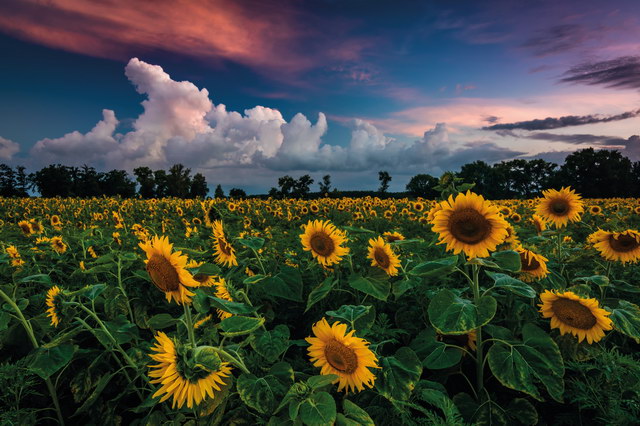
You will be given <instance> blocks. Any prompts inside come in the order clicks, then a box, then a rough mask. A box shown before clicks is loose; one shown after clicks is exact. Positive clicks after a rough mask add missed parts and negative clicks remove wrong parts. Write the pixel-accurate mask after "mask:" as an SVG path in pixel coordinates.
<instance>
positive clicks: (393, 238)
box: [382, 232, 404, 243]
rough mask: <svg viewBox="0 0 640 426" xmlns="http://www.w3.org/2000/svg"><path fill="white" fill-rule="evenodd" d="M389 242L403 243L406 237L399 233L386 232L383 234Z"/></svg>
mask: <svg viewBox="0 0 640 426" xmlns="http://www.w3.org/2000/svg"><path fill="white" fill-rule="evenodd" d="M382 235H383V236H384V237H385V238H386V239H387V241H388V242H390V243H392V242H394V241H402V240H404V235H402V234H401V233H399V232H385V233H384V234H382Z"/></svg>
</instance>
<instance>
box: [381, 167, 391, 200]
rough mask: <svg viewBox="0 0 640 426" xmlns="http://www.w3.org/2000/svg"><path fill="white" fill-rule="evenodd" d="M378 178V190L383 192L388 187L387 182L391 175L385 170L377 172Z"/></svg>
mask: <svg viewBox="0 0 640 426" xmlns="http://www.w3.org/2000/svg"><path fill="white" fill-rule="evenodd" d="M378 180H379V181H380V188H378V192H380V193H381V194H384V193H385V192H387V189H389V182H391V176H390V175H389V173H388V172H386V171H380V172H378Z"/></svg>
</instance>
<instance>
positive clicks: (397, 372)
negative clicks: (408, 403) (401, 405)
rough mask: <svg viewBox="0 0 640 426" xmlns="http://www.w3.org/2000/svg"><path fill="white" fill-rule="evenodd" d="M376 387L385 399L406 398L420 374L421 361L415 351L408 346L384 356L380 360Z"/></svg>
mask: <svg viewBox="0 0 640 426" xmlns="http://www.w3.org/2000/svg"><path fill="white" fill-rule="evenodd" d="M380 367H382V371H381V372H379V373H378V375H377V380H376V389H378V392H380V394H381V395H382V396H384V397H385V398H387V399H399V400H403V401H404V400H407V399H409V397H410V396H411V392H412V391H413V389H414V388H415V385H416V383H417V382H418V381H419V380H420V376H421V375H422V363H421V362H420V359H419V358H418V356H417V355H416V353H415V352H414V351H413V350H411V349H410V348H408V347H402V348H400V349H398V351H397V352H396V354H395V355H394V356H388V357H384V358H383V359H382V361H381V362H380Z"/></svg>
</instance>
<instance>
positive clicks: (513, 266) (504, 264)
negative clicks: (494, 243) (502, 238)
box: [491, 250, 522, 272]
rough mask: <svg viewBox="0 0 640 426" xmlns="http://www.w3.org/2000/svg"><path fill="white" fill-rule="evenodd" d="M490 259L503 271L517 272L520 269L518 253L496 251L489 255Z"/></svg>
mask: <svg viewBox="0 0 640 426" xmlns="http://www.w3.org/2000/svg"><path fill="white" fill-rule="evenodd" d="M491 258H492V259H493V261H494V262H495V263H496V264H497V265H498V267H499V268H500V269H504V270H505V271H510V272H518V271H520V269H521V268H522V263H521V261H520V253H518V252H517V251H514V250H505V251H496V252H494V253H491Z"/></svg>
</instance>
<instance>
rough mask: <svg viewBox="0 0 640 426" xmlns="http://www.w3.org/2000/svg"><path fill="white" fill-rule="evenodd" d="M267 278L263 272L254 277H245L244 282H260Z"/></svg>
mask: <svg viewBox="0 0 640 426" xmlns="http://www.w3.org/2000/svg"><path fill="white" fill-rule="evenodd" d="M265 278H267V276H266V275H262V274H256V275H254V276H252V277H247V278H245V279H244V281H242V283H243V284H256V283H259V282H260V281H262V280H264V279H265Z"/></svg>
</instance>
